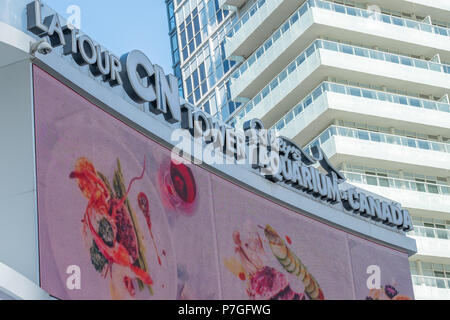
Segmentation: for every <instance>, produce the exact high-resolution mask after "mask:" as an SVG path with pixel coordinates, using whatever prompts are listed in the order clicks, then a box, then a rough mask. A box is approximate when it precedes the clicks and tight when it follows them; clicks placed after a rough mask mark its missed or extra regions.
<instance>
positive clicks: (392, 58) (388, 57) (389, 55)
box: [385, 53, 399, 63]
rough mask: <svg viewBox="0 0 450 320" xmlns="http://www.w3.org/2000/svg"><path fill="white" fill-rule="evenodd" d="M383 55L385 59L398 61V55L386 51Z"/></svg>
mask: <svg viewBox="0 0 450 320" xmlns="http://www.w3.org/2000/svg"><path fill="white" fill-rule="evenodd" d="M385 56H386V61H389V62H393V63H399V59H398V56H395V55H393V54H388V53H386V54H385Z"/></svg>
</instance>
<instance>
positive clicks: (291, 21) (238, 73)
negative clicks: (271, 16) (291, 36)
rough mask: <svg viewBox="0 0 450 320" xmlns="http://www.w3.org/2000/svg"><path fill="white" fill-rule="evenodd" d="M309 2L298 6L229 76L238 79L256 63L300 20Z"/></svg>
mask: <svg viewBox="0 0 450 320" xmlns="http://www.w3.org/2000/svg"><path fill="white" fill-rule="evenodd" d="M309 6H310V4H309V1H307V2H305V3H304V4H303V5H302V6H300V8H299V9H297V11H296V12H295V13H294V14H292V15H291V16H290V17H289V18H288V19H287V20H286V22H285V23H283V25H282V26H281V27H280V28H279V29H278V30H276V31H275V32H274V33H273V34H272V36H270V38H269V39H267V40H266V42H264V44H263V45H261V46H260V47H259V48H258V49H256V51H255V53H253V54H252V55H251V56H250V57H249V58H248V59H247V60H246V61H245V62H244V63H243V64H242V65H241V66H240V67H239V69H237V70H236V72H235V73H233V75H232V76H231V77H232V78H233V79H238V78H239V77H240V76H242V75H243V74H244V73H245V72H246V71H247V70H248V68H250V67H251V66H252V65H253V64H254V63H255V62H256V61H258V60H259V59H260V58H261V56H263V55H264V54H265V53H266V51H267V50H269V49H270V48H271V47H272V45H273V44H275V43H276V42H277V41H278V39H280V38H282V37H283V35H284V34H285V33H286V32H288V31H289V30H290V28H291V26H292V25H294V24H296V23H297V22H298V21H299V20H300V18H301V17H302V16H303V15H304V14H305V13H306V12H308V9H309Z"/></svg>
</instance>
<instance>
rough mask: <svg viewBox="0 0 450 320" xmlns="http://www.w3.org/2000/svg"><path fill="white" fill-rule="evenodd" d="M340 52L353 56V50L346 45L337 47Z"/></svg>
mask: <svg viewBox="0 0 450 320" xmlns="http://www.w3.org/2000/svg"><path fill="white" fill-rule="evenodd" d="M339 48H340V51H341V52H343V53H347V54H353V48H352V47H350V46H347V45H339Z"/></svg>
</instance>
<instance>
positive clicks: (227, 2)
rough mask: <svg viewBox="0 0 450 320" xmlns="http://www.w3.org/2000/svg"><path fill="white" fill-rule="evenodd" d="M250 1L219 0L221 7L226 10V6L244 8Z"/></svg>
mask: <svg viewBox="0 0 450 320" xmlns="http://www.w3.org/2000/svg"><path fill="white" fill-rule="evenodd" d="M247 1H248V0H219V7H220V8H222V9H224V8H226V6H232V7H237V8H240V7H242V6H243V5H244V4H245V3H246V2H247Z"/></svg>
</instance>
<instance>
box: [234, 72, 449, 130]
mask: <svg viewBox="0 0 450 320" xmlns="http://www.w3.org/2000/svg"><path fill="white" fill-rule="evenodd" d="M327 92H333V93H339V94H345V95H348V96H352V97H361V98H362V99H371V100H377V101H382V102H391V103H395V104H397V105H399V106H409V107H415V108H423V109H429V110H435V111H442V112H447V113H450V104H449V103H444V102H438V101H434V100H428V99H420V98H416V97H412V96H405V95H399V94H394V93H389V92H386V91H379V90H373V89H366V88H360V87H355V86H349V85H343V84H338V83H334V82H328V81H324V82H322V83H321V84H320V85H319V86H318V87H317V88H316V89H314V90H313V91H312V92H311V93H310V94H309V95H307V96H306V98H304V99H303V100H302V101H300V103H299V104H297V105H296V106H295V107H293V108H292V109H291V110H290V111H289V112H288V113H287V114H286V115H285V116H284V117H283V118H281V119H280V121H278V122H277V123H276V124H275V125H274V126H273V127H272V128H271V130H274V131H275V132H277V131H280V130H282V129H283V128H284V127H286V126H287V125H288V124H289V123H290V122H291V121H292V120H294V119H295V118H296V117H298V116H299V115H300V114H302V112H303V111H304V110H305V109H306V108H308V107H309V106H311V105H313V104H314V102H316V101H317V99H319V97H321V96H322V95H323V94H324V93H327ZM244 116H245V109H243V110H242V111H241V112H239V113H238V114H237V115H236V117H237V119H242V118H243V117H244Z"/></svg>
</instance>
